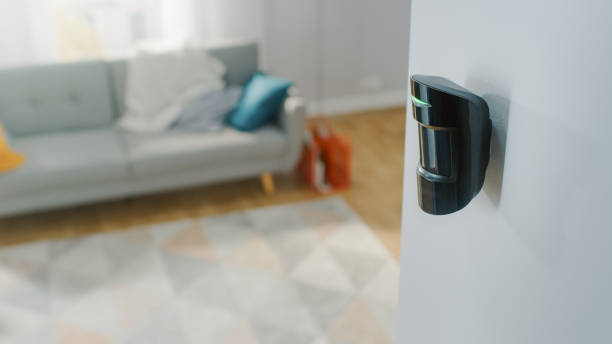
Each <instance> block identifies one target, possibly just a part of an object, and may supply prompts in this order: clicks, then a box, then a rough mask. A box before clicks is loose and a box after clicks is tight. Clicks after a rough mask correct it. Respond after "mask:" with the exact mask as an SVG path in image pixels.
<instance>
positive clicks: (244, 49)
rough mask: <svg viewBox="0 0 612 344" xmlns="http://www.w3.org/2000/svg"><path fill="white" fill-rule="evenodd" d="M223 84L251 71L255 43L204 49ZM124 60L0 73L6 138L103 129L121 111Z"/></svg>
mask: <svg viewBox="0 0 612 344" xmlns="http://www.w3.org/2000/svg"><path fill="white" fill-rule="evenodd" d="M209 53H210V54H211V55H213V56H215V57H216V58H218V59H219V60H221V61H222V62H223V63H224V64H225V66H226V68H227V75H226V79H227V82H228V84H229V85H243V84H245V83H246V82H247V81H248V80H249V78H250V77H251V75H253V73H255V72H256V71H257V67H258V50H257V44H256V43H252V42H245V43H234V44H231V45H226V46H218V47H214V48H211V49H209ZM126 69H127V62H126V61H125V60H116V61H110V62H103V61H93V62H80V63H71V64H56V65H48V66H35V67H23V68H15V69H7V70H0V122H2V123H3V124H4V126H5V128H6V129H7V131H8V132H9V133H10V134H11V135H12V136H27V135H36V134H44V133H52V132H61V131H68V130H79V129H91V128H99V127H108V126H111V125H112V124H113V122H114V121H115V119H117V118H118V117H119V116H120V115H121V114H122V113H123V103H124V99H125V95H124V92H125V76H126Z"/></svg>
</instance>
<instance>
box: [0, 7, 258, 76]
mask: <svg viewBox="0 0 612 344" xmlns="http://www.w3.org/2000/svg"><path fill="white" fill-rule="evenodd" d="M263 1H266V0H105V1H99V0H0V51H2V54H0V67H7V66H14V65H28V64H36V63H53V62H69V61H78V60H85V59H93V58H114V57H122V56H127V55H130V54H132V53H134V52H135V51H136V50H137V49H138V48H139V47H141V46H151V45H153V46H156V47H168V48H172V47H176V46H179V45H181V44H182V43H184V42H185V41H190V40H191V41H197V42H200V43H210V42H218V41H226V40H235V39H256V40H259V39H261V37H262V35H263V25H262V8H261V6H262V2H263Z"/></svg>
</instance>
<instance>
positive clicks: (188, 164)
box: [124, 126, 287, 177]
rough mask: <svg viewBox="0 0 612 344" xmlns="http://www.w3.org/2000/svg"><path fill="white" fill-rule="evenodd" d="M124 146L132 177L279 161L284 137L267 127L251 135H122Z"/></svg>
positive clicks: (232, 131) (228, 132) (223, 132)
mask: <svg viewBox="0 0 612 344" xmlns="http://www.w3.org/2000/svg"><path fill="white" fill-rule="evenodd" d="M124 143H125V147H126V151H127V155H128V159H129V162H130V167H131V173H132V174H133V175H134V176H135V177H143V176H150V175H159V174H164V173H172V172H175V171H184V170H186V169H190V168H202V173H206V167H207V166H217V164H223V163H228V162H235V161H245V160H249V159H254V160H257V159H265V158H278V159H279V160H280V158H281V157H282V155H283V154H284V153H285V149H286V146H287V137H286V135H285V134H284V133H283V132H282V131H281V130H280V129H279V128H277V127H274V126H267V127H264V128H262V129H260V130H257V131H255V132H252V133H246V132H240V131H238V130H236V129H233V128H229V127H224V128H223V129H221V130H219V131H215V132H207V133H194V132H184V131H179V130H171V131H168V132H164V133H128V132H126V133H124Z"/></svg>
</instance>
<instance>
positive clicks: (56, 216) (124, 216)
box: [0, 108, 405, 258]
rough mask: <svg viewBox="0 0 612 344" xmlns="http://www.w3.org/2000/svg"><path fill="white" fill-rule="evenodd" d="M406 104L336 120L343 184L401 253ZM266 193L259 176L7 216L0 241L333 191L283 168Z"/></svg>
mask: <svg viewBox="0 0 612 344" xmlns="http://www.w3.org/2000/svg"><path fill="white" fill-rule="evenodd" d="M404 116H405V109H404V108H396V109H389V110H381V111H376V112H368V113H360V114H352V115H346V116H338V117H334V118H332V119H331V123H332V125H333V127H334V128H335V129H336V130H337V131H338V132H340V133H343V134H346V135H348V136H349V137H350V139H351V140H352V142H353V148H354V153H353V154H354V155H353V159H354V162H353V178H354V179H353V185H352V186H351V188H350V189H348V190H345V191H342V192H338V193H337V194H338V195H341V196H342V197H343V198H344V199H345V200H346V201H347V202H348V203H349V204H350V205H351V207H353V209H355V210H356V211H357V212H358V213H359V214H360V215H361V217H362V218H363V219H364V220H365V222H366V223H368V225H369V226H370V227H371V228H372V229H373V230H374V231H375V232H376V234H377V235H378V237H379V238H380V239H381V241H382V242H383V243H384V244H385V245H386V247H387V248H388V249H389V250H390V251H391V253H392V254H393V255H394V256H395V257H396V258H399V252H400V223H401V200H402V173H403V167H402V166H403V151H404V118H405V117H404ZM275 181H276V193H275V194H274V195H270V196H268V195H265V194H264V192H263V191H262V189H261V185H260V183H259V178H253V179H251V180H244V181H239V182H231V183H224V184H217V185H209V186H202V187H196V188H191V189H188V190H181V191H175V192H168V193H162V194H157V195H151V196H143V197H136V198H130V199H123V200H116V201H109V202H103V203H98V204H94V205H86V206H80V207H76V208H72V209H66V210H60V211H50V212H43V213H37V214H32V215H25V216H17V217H10V218H4V219H0V245H2V246H6V245H12V244H17V243H24V242H32V241H38V240H47V239H59V238H67V237H74V236H81V235H87V234H91V233H98V232H104V231H114V230H121V229H125V228H127V227H130V226H140V225H146V224H151V223H158V222H164V221H170V220H175V219H180V218H186V217H201V216H206V215H211V214H219V213H225V212H230V211H236V210H243V209H248V208H252V207H260V206H267V205H274V204H282V203H290V202H298V201H302V200H308V199H314V198H317V197H325V195H318V194H316V193H314V192H313V191H311V190H310V189H308V187H306V186H305V185H304V183H303V182H302V180H301V179H300V177H299V175H296V174H292V175H287V176H275Z"/></svg>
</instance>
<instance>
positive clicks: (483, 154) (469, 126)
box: [410, 75, 491, 215]
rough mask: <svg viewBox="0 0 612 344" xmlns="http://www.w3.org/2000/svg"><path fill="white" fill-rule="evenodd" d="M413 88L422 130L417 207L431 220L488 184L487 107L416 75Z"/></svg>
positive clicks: (436, 80)
mask: <svg viewBox="0 0 612 344" xmlns="http://www.w3.org/2000/svg"><path fill="white" fill-rule="evenodd" d="M410 85H411V89H412V113H413V115H414V119H415V120H416V121H417V122H418V126H419V129H418V130H419V145H420V153H421V159H420V163H419V166H418V168H417V183H418V188H419V205H420V206H421V209H423V210H424V211H425V212H427V213H429V214H433V215H445V214H450V213H453V212H456V211H458V210H460V209H462V208H463V207H465V206H466V205H468V203H470V201H471V200H472V198H474V197H475V196H476V195H477V194H478V192H479V191H480V189H481V188H482V185H483V183H484V179H485V171H486V169H487V165H488V164H489V149H490V148H489V147H490V142H491V120H490V119H489V107H488V106H487V103H486V102H485V101H484V99H482V98H481V97H479V96H477V95H475V94H473V93H471V92H470V91H468V90H466V89H465V88H463V87H461V86H459V85H457V84H455V83H453V82H452V81H449V80H447V79H445V78H441V77H437V76H427V75H413V76H412V78H411V79H410Z"/></svg>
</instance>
